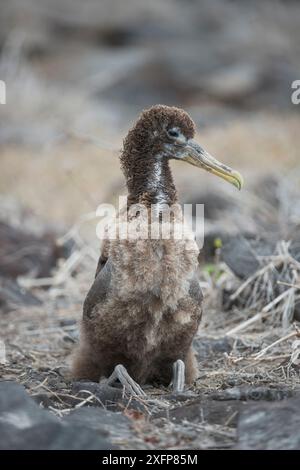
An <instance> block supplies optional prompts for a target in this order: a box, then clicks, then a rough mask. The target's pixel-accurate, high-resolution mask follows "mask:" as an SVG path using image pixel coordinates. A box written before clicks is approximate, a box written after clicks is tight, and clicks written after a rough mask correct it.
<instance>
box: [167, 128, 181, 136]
mask: <svg viewBox="0 0 300 470" xmlns="http://www.w3.org/2000/svg"><path fill="white" fill-rule="evenodd" d="M168 135H169V136H170V137H179V132H178V131H177V130H176V129H169V130H168Z"/></svg>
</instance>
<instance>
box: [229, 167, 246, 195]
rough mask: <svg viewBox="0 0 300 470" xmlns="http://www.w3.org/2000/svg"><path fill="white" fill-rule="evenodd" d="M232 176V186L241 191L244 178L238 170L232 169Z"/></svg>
mask: <svg viewBox="0 0 300 470" xmlns="http://www.w3.org/2000/svg"><path fill="white" fill-rule="evenodd" d="M232 176H233V177H234V182H233V184H234V186H235V187H236V188H237V189H238V190H239V191H241V189H242V188H243V186H244V178H243V177H242V175H241V174H240V173H239V172H238V171H234V172H233V174H232Z"/></svg>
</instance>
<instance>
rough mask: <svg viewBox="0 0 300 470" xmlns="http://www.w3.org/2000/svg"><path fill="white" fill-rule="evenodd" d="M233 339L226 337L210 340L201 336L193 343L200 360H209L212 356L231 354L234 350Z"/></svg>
mask: <svg viewBox="0 0 300 470" xmlns="http://www.w3.org/2000/svg"><path fill="white" fill-rule="evenodd" d="M232 343H233V341H232V339H230V338H227V337H226V336H224V337H223V338H210V337H204V336H201V337H199V338H195V340H194V342H193V346H194V349H195V351H196V354H197V357H198V360H199V361H201V360H202V359H207V358H208V357H211V356H212V355H216V354H220V355H222V354H224V353H229V352H230V351H231V350H232Z"/></svg>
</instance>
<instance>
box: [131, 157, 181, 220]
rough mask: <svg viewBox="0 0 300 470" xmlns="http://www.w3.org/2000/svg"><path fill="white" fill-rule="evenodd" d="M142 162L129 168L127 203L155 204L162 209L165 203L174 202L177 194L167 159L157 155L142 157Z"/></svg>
mask: <svg viewBox="0 0 300 470" xmlns="http://www.w3.org/2000/svg"><path fill="white" fill-rule="evenodd" d="M146 162H147V163H146ZM137 163H138V162H137ZM143 163H144V165H143V166H140V165H136V166H134V167H133V168H132V169H131V174H130V177H129V178H128V180H127V186H128V192H129V194H128V203H129V205H132V204H138V203H139V204H144V205H145V206H146V207H151V205H157V207H158V208H159V210H162V211H163V208H164V206H165V205H172V204H175V203H176V202H177V194H176V188H175V185H174V182H173V177H172V173H171V169H170V167H169V162H168V160H167V159H166V158H164V157H163V156H160V155H157V156H156V158H155V159H153V158H149V159H147V157H146V158H144V159H143Z"/></svg>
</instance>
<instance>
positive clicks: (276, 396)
mask: <svg viewBox="0 0 300 470" xmlns="http://www.w3.org/2000/svg"><path fill="white" fill-rule="evenodd" d="M292 395H293V392H292V390H289V389H287V388H286V389H285V388H280V389H278V388H274V389H272V388H269V387H249V386H244V387H232V388H227V389H226V390H218V391H217V392H214V393H213V394H212V395H210V397H211V398H212V399H213V400H219V401H227V400H242V401H248V400H253V401H260V400H266V401H279V400H284V399H285V398H290V397H292Z"/></svg>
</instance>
